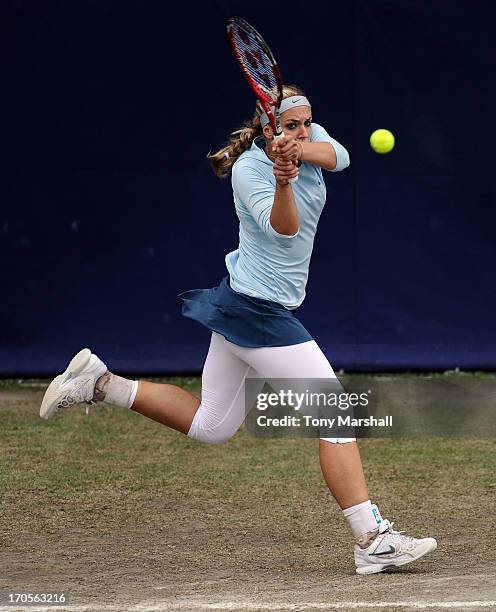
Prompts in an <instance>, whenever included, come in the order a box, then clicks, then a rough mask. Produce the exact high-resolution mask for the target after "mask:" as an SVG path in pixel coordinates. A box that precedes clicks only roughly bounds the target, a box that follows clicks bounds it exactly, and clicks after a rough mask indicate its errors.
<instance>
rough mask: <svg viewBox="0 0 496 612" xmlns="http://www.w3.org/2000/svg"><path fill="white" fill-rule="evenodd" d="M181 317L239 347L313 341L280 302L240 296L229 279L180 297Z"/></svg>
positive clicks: (182, 294) (226, 278)
mask: <svg viewBox="0 0 496 612" xmlns="http://www.w3.org/2000/svg"><path fill="white" fill-rule="evenodd" d="M178 297H179V299H180V300H181V302H182V307H181V313H182V315H183V316H185V317H187V318H188V319H194V320H195V321H198V323H201V324H202V325H204V326H205V327H207V328H208V329H210V330H212V331H215V332H217V333H219V334H221V335H222V336H224V338H226V340H229V342H232V343H233V344H237V345H238V346H247V347H251V348H258V347H262V346H289V345H291V344H301V343H302V342H308V341H309V340H312V339H313V338H312V336H311V335H310V334H309V333H308V332H307V330H306V329H305V328H304V327H303V325H302V324H301V323H300V321H298V319H297V318H296V317H295V315H294V311H291V310H288V309H287V308H284V306H282V305H281V304H278V303H277V302H271V301H269V300H262V299H259V298H255V297H251V296H249V295H245V294H243V293H237V292H236V291H234V290H233V289H231V287H230V286H229V282H228V277H225V278H223V279H222V281H221V283H220V285H219V286H218V287H213V288H212V289H192V290H191V291H185V292H184V293H181V294H179V296H178Z"/></svg>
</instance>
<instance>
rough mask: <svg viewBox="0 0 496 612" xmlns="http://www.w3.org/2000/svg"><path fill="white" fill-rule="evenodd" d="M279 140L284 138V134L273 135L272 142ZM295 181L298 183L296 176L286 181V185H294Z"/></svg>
mask: <svg viewBox="0 0 496 612" xmlns="http://www.w3.org/2000/svg"><path fill="white" fill-rule="evenodd" d="M281 138H284V132H281V133H280V134H274V140H275V141H276V142H279V140H281ZM297 181H298V177H297V176H293V178H290V179H288V183H296V182H297Z"/></svg>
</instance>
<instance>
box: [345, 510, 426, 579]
mask: <svg viewBox="0 0 496 612" xmlns="http://www.w3.org/2000/svg"><path fill="white" fill-rule="evenodd" d="M393 525H394V523H390V522H389V521H388V520H385V521H382V523H381V524H380V525H379V533H378V534H377V537H376V538H375V539H374V541H373V542H372V544H371V545H370V546H369V547H368V548H364V549H362V548H360V547H359V546H358V544H356V545H355V564H356V573H357V574H377V573H378V572H382V571H383V570H385V569H386V568H387V567H396V566H398V565H405V563H411V562H412V561H416V560H417V559H420V557H423V556H424V555H426V554H427V553H429V552H432V551H433V550H436V548H437V542H436V540H435V539H434V538H422V539H420V540H416V539H415V538H411V537H409V536H405V535H402V533H403V532H402V531H394V529H393Z"/></svg>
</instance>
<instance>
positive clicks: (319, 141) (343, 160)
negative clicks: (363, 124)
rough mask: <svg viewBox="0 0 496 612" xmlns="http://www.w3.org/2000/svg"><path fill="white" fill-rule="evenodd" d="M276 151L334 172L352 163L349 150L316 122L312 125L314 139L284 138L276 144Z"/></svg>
mask: <svg viewBox="0 0 496 612" xmlns="http://www.w3.org/2000/svg"><path fill="white" fill-rule="evenodd" d="M274 153H275V154H276V155H279V156H280V157H282V158H283V159H287V160H293V161H295V160H297V161H301V162H307V163H309V164H315V165H316V166H320V167H321V168H324V170H330V171H334V172H338V171H340V170H344V169H345V168H347V167H348V166H349V165H350V156H349V155H348V151H347V150H346V149H345V148H344V147H343V145H342V144H340V143H339V142H338V141H337V140H335V139H334V138H331V136H329V134H328V133H327V132H326V131H325V130H324V128H323V127H322V126H320V125H318V124H316V123H314V124H313V125H312V141H310V142H307V141H302V140H294V139H283V140H281V141H280V142H279V143H278V144H277V145H276V146H275V148H274Z"/></svg>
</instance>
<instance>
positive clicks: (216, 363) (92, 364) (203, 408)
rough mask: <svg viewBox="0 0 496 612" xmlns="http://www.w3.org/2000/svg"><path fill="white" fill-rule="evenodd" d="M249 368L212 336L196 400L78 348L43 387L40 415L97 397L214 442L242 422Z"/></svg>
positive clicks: (218, 440) (220, 337) (185, 432)
mask: <svg viewBox="0 0 496 612" xmlns="http://www.w3.org/2000/svg"><path fill="white" fill-rule="evenodd" d="M249 371H250V366H249V365H247V364H246V363H245V362H243V361H242V360H241V359H240V358H238V357H237V356H235V355H234V354H233V353H232V351H231V350H230V349H229V348H228V346H227V343H226V341H225V339H224V338H223V337H222V336H220V335H219V334H216V333H214V334H212V339H211V343H210V348H209V351H208V355H207V359H206V361H205V366H204V370H203V375H202V399H201V400H200V399H198V398H197V397H196V396H195V395H193V394H192V393H189V392H188V391H185V390H184V389H182V388H180V387H177V386H175V385H168V384H157V383H151V382H147V381H139V383H138V381H133V380H128V379H125V378H123V377H121V376H117V375H116V374H112V373H111V372H109V371H108V370H107V367H106V365H105V364H104V363H103V362H102V361H101V360H100V359H99V358H98V357H97V356H96V355H94V354H92V353H91V351H90V350H89V349H83V350H82V351H80V352H79V353H78V354H77V355H76V357H74V359H73V360H72V361H71V362H70V364H69V366H68V367H67V369H66V371H65V372H64V373H63V374H61V375H60V376H57V377H56V378H55V379H54V380H53V381H52V383H51V384H50V386H49V387H48V389H47V392H46V393H45V397H44V399H43V402H42V406H41V410H40V415H41V416H42V417H43V418H50V417H51V416H53V414H55V412H56V411H57V410H59V409H60V408H67V407H69V406H71V405H73V404H77V403H81V402H89V403H91V402H96V401H102V402H106V403H109V404H112V405H114V406H120V407H123V408H132V409H133V410H134V411H136V412H139V413H140V414H143V415H144V416H147V417H149V418H151V419H153V420H155V421H157V422H159V423H162V424H164V425H167V426H168V427H171V428H173V429H176V430H177V431H180V432H182V433H184V434H188V435H190V437H193V438H196V439H198V440H202V441H205V442H211V443H220V442H223V441H225V440H227V439H229V438H230V437H231V436H232V435H233V434H234V433H235V432H236V431H237V430H238V429H239V426H240V425H241V423H242V422H243V420H244V417H245V414H244V379H245V376H246V375H247V374H248V373H249ZM195 417H196V418H195Z"/></svg>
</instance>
